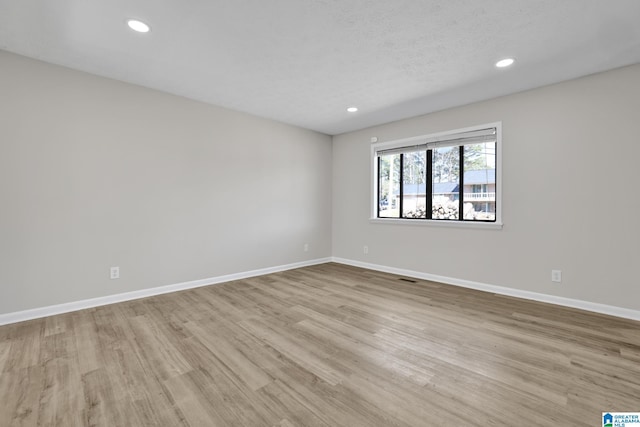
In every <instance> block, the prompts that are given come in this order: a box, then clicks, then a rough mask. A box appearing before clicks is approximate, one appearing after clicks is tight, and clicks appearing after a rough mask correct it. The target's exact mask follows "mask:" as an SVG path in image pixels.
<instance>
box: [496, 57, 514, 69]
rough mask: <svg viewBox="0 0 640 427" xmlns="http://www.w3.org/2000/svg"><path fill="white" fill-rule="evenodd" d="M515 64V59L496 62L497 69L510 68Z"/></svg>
mask: <svg viewBox="0 0 640 427" xmlns="http://www.w3.org/2000/svg"><path fill="white" fill-rule="evenodd" d="M514 62H515V59H513V58H505V59H501V60H500V61H498V62H496V67H498V68H504V67H508V66H509V65H511V64H513V63H514Z"/></svg>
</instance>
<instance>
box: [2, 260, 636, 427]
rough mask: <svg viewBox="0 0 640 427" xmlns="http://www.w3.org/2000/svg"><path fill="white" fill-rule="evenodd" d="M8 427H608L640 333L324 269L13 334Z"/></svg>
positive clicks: (630, 399)
mask: <svg viewBox="0 0 640 427" xmlns="http://www.w3.org/2000/svg"><path fill="white" fill-rule="evenodd" d="M0 372H1V376H0V426H14V425H15V426H23V425H24V426H39V425H43V426H44V425H47V426H48V425H58V426H110V427H112V426H143V425H159V426H243V427H244V426H248V427H251V426H280V427H291V426H331V427H335V426H349V427H354V426H367V427H371V426H441V425H450V426H490V425H491V426H501V425H503V426H598V425H602V424H601V419H600V418H601V412H602V411H640V323H639V322H633V321H627V320H622V319H616V318H612V317H607V316H603V315H598V314H593V313H586V312H582V311H579V310H572V309H566V308H560V307H556V306H552V305H547V304H541V303H535V302H528V301H522V300H517V299H514V298H508V297H502V296H496V295H492V294H488V293H482V292H477V291H472V290H465V289H460V288H456V287H452V286H447V285H441V284H438V283H433V282H427V281H416V283H411V282H407V281H403V280H399V277H398V276H393V275H389V274H384V273H378V272H373V271H368V270H363V269H358V268H353V267H347V266H344V265H339V264H323V265H319V266H314V267H307V268H303V269H298V270H292V271H288V272H283V273H277V274H272V275H268V276H262V277H259V278H253V279H247V280H240V281H236V282H230V283H226V284H222V285H216V286H210V287H205V288H199V289H194V290H189V291H185V292H179V293H174V294H168V295H162V296H157V297H153V298H147V299H144V300H137V301H131V302H127V303H121V304H116V305H111V306H106V307H100V308H95V309H90V310H85V311H80V312H75V313H70V314H64V315H58V316H53V317H49V318H46V319H41V320H34V321H29V322H24V323H19V324H14V325H8V326H3V327H0Z"/></svg>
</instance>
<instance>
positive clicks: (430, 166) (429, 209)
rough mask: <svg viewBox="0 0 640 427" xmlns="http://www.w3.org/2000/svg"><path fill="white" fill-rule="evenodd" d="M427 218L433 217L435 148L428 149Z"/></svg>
mask: <svg viewBox="0 0 640 427" xmlns="http://www.w3.org/2000/svg"><path fill="white" fill-rule="evenodd" d="M424 193H425V197H426V198H427V200H426V204H425V206H426V210H427V219H433V150H427V183H426V184H425V191H424Z"/></svg>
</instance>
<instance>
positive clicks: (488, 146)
mask: <svg viewBox="0 0 640 427" xmlns="http://www.w3.org/2000/svg"><path fill="white" fill-rule="evenodd" d="M463 200H464V219H466V220H476V221H495V220H496V144H495V142H490V143H482V144H470V145H465V146H464V194H463Z"/></svg>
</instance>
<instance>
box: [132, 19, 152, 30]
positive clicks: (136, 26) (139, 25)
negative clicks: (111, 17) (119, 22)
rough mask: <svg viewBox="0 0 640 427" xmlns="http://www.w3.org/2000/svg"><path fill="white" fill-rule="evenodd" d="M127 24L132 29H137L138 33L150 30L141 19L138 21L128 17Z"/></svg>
mask: <svg viewBox="0 0 640 427" xmlns="http://www.w3.org/2000/svg"><path fill="white" fill-rule="evenodd" d="M127 25H128V26H129V28H131V29H132V30H133V31H137V32H139V33H148V32H149V30H151V27H149V26H148V25H147V24H145V23H144V22H142V21H138V20H137V19H129V20H128V21H127Z"/></svg>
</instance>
